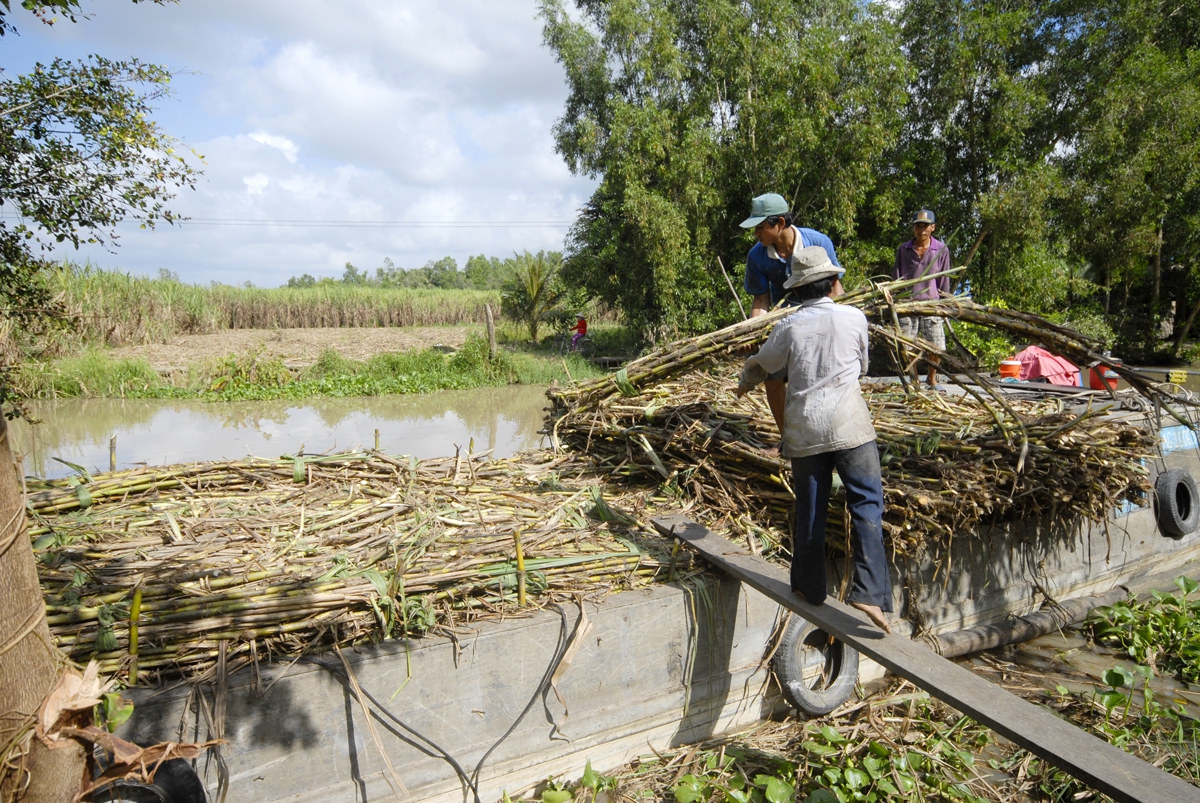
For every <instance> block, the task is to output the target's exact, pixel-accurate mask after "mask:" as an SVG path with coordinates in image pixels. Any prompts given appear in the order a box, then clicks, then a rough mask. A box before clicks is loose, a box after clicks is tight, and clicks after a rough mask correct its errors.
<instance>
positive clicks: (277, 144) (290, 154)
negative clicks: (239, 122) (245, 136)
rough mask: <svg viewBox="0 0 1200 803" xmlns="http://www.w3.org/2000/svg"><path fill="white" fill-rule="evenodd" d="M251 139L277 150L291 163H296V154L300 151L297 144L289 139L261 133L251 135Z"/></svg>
mask: <svg viewBox="0 0 1200 803" xmlns="http://www.w3.org/2000/svg"><path fill="white" fill-rule="evenodd" d="M250 139H252V140H254V141H255V142H259V143H262V144H263V145H266V146H267V147H268V148H275V149H276V150H277V151H279V152H280V153H282V154H283V156H284V158H285V159H287V160H288V161H289V162H291V163H292V164H295V163H296V154H297V153H298V152H299V151H300V149H299V148H297V147H296V144H295V143H294V142H292V141H291V140H290V139H288V138H287V137H277V136H275V135H274V134H267V133H265V132H262V131H259V132H257V133H254V134H251V135H250Z"/></svg>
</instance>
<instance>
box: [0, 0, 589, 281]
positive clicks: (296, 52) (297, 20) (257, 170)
mask: <svg viewBox="0 0 1200 803" xmlns="http://www.w3.org/2000/svg"><path fill="white" fill-rule="evenodd" d="M13 6H14V12H13V14H12V16H11V19H12V21H13V22H14V23H15V24H16V26H17V29H18V31H19V33H20V35H19V36H14V35H9V36H5V37H4V38H3V40H0V49H2V52H3V54H4V60H3V61H2V62H0V64H2V66H3V68H4V70H5V71H6V72H7V73H8V74H10V75H12V74H16V73H20V72H24V71H26V70H27V69H28V68H29V67H30V66H31V65H32V64H34V63H35V62H37V61H43V62H46V61H49V60H50V59H52V58H53V57H55V56H65V57H72V58H79V57H83V56H85V55H87V54H90V53H95V54H98V55H102V56H105V57H108V58H116V59H119V58H129V57H136V58H139V59H141V60H143V61H150V62H155V63H159V64H162V65H164V66H167V67H170V68H172V69H175V70H177V71H179V72H180V74H179V75H178V76H177V77H176V79H175V80H174V81H173V85H174V88H175V95H174V97H172V98H168V99H166V100H165V101H163V102H162V103H161V104H160V106H159V111H158V113H157V115H156V119H157V120H158V121H159V122H160V123H161V124H162V125H163V127H164V128H165V129H166V131H167V132H168V133H170V134H172V135H174V136H176V137H177V138H179V139H180V140H182V141H183V142H184V144H185V145H187V146H189V147H190V148H192V149H193V150H194V151H195V152H196V153H198V154H201V155H203V157H204V162H203V164H199V162H198V160H197V166H199V167H200V168H201V169H202V170H203V171H204V176H203V177H202V178H201V179H200V181H199V183H198V185H197V187H196V190H195V191H194V192H193V191H189V190H185V191H183V192H181V193H180V195H179V196H178V197H177V198H176V200H175V201H174V202H173V203H172V205H171V206H172V209H173V210H174V211H177V212H179V213H181V214H183V215H186V216H189V217H191V218H194V219H195V222H192V223H185V224H183V225H182V226H180V227H169V226H162V227H159V228H158V229H157V230H155V231H143V230H140V229H138V228H137V227H136V226H132V225H131V226H128V227H122V228H121V229H120V230H119V231H118V233H119V234H120V240H119V242H120V246H119V247H118V248H117V249H116V253H111V254H110V253H107V252H105V251H104V250H101V249H97V248H89V249H84V250H80V251H78V252H76V251H74V250H71V251H68V252H64V253H62V254H61V255H62V256H64V257H66V258H70V259H76V260H79V261H83V260H88V261H91V262H92V263H93V264H96V265H99V266H102V267H106V268H119V269H121V270H126V271H129V272H131V273H140V274H154V273H156V272H157V271H158V270H159V269H160V268H165V269H167V270H171V271H174V272H176V273H178V274H179V276H180V278H182V279H183V280H184V281H189V282H198V283H207V282H209V281H219V282H226V283H231V284H241V283H243V282H245V281H251V282H253V283H254V284H256V285H258V286H262V287H270V286H274V285H279V284H283V283H284V282H286V281H287V279H288V277H290V276H295V275H299V274H301V273H310V274H312V275H314V276H340V275H341V272H342V268H343V265H344V264H345V263H346V262H347V261H349V262H352V263H354V264H355V265H356V266H358V267H360V268H367V269H373V268H375V267H378V266H380V265H381V264H383V260H384V258H385V257H386V258H390V259H391V260H392V261H393V262H394V263H395V264H397V265H399V266H402V267H406V268H412V267H419V266H420V265H423V264H425V262H427V261H428V260H431V259H438V258H440V257H443V256H446V255H450V256H453V257H454V258H455V259H457V260H458V262H459V265H460V266H462V265H463V264H464V263H465V261H466V257H467V256H468V255H469V254H478V253H485V254H491V255H496V256H507V255H509V254H511V253H512V252H513V251H514V250H522V249H526V248H527V249H530V250H534V251H536V250H538V249H542V248H550V249H558V248H561V246H562V240H563V236H564V234H565V233H566V226H565V225H564V222H569V221H571V220H573V219H574V217H575V214H576V210H578V208H579V207H580V206H581V205H582V204H583V202H584V201H585V200H586V199H587V197H588V196H589V195H590V194H591V191H592V188H593V183H592V182H591V181H589V180H588V179H584V178H577V177H574V176H571V174H570V173H569V171H568V170H567V169H566V167H565V165H564V164H563V162H562V160H561V159H560V158H559V157H558V155H557V154H555V153H554V148H553V140H552V137H551V133H550V128H551V126H552V125H553V123H554V120H555V118H556V117H557V116H558V115H559V114H560V113H561V111H562V106H563V101H564V99H565V97H566V86H565V83H564V78H563V74H562V69H561V67H559V65H558V64H557V63H556V62H555V61H554V59H553V56H552V55H551V53H550V52H549V51H548V50H547V49H546V48H545V47H543V46H542V44H541V25H540V22H539V21H538V20H537V19H536V8H535V6H534V3H533V2H532V0H518V1H516V2H494V0H493V2H487V1H486V0H457V2H453V3H446V2H437V1H436V0H403V2H396V1H395V0H392V2H387V1H386V0H359V2H356V3H353V4H349V3H347V4H336V5H335V4H332V3H327V2H316V1H315V0H290V2H283V0H251V2H245V0H242V1H241V2H235V0H182V1H181V2H180V3H179V4H177V5H173V4H168V5H162V6H159V5H154V4H151V3H141V4H137V5H135V4H133V3H131V2H128V0H107V1H106V2H87V0H84V5H83V10H84V13H85V14H87V15H89V18H87V19H80V20H79V21H78V22H76V23H74V24H72V23H70V22H67V21H65V20H60V21H59V22H57V23H56V24H54V25H53V26H46V25H43V24H41V23H39V22H38V21H37V20H36V19H35V18H34V17H33V16H32V15H30V14H28V13H26V12H24V11H21V10H20V9H19V4H17V3H14V4H13ZM214 219H217V220H224V221H281V220H289V221H315V222H321V223H326V224H327V223H329V222H332V221H361V222H381V221H382V222H403V223H421V224H427V223H430V222H450V223H453V224H457V225H455V226H454V227H445V226H428V225H421V226H408V227H361V226H360V227H345V226H341V225H298V226H259V225H228V224H217V225H214V224H210V223H204V222H201V221H203V220H214ZM514 221H520V222H524V223H527V224H553V225H545V226H543V225H537V226H529V225H526V226H483V225H475V224H479V223H494V222H503V223H508V222H514ZM464 224H465V225H464Z"/></svg>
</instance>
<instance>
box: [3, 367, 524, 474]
mask: <svg viewBox="0 0 1200 803" xmlns="http://www.w3.org/2000/svg"><path fill="white" fill-rule="evenodd" d="M545 391H546V389H545V388H544V387H539V386H532V385H513V386H508V387H499V388H481V389H478V390H447V391H440V392H438V393H423V394H409V395H400V396H372V397H356V398H343V399H329V398H320V399H306V400H304V401H265V402H195V401H162V400H145V399H65V400H61V401H56V402H41V403H37V404H34V405H32V408H31V412H32V413H33V415H34V416H36V417H37V418H38V419H40V421H41V423H39V424H37V425H36V426H32V427H31V426H29V425H28V424H26V423H25V422H21V421H17V422H14V425H13V429H14V431H13V433H12V434H13V436H14V437H13V440H12V445H13V450H14V451H16V452H20V453H22V454H23V455H24V458H25V473H26V474H28V475H31V476H38V477H49V478H53V477H62V476H65V475H67V474H69V473H71V471H72V469H70V468H69V467H67V466H66V465H64V464H63V463H60V462H58V461H56V460H55V459H54V458H59V459H61V460H66V461H70V462H72V463H76V464H78V465H81V466H83V467H85V468H87V469H88V470H90V471H94V470H101V471H103V470H107V469H108V464H109V454H108V452H109V439H110V438H112V437H113V436H114V435H115V436H116V439H117V441H116V464H117V468H118V469H121V468H131V467H133V466H136V465H139V464H149V465H167V464H171V463H183V462H190V461H198V460H222V459H240V458H243V457H246V456H247V455H254V456H255V457H278V456H279V455H281V454H292V453H295V452H296V451H298V450H299V449H301V448H303V449H304V451H305V452H310V453H311V452H324V451H348V450H353V449H359V448H367V449H369V448H372V447H373V446H374V444H375V430H379V446H380V448H381V449H382V450H383V451H385V452H387V453H388V454H408V455H413V456H414V457H417V458H420V459H425V458H429V457H441V456H447V455H453V454H454V449H455V446H459V447H462V449H463V450H464V451H465V450H466V449H467V447H468V446H469V445H470V443H471V441H472V440H473V441H474V449H475V451H476V452H482V451H484V450H485V449H493V450H494V451H493V453H492V454H493V455H494V456H496V457H507V456H509V455H511V454H513V453H514V452H518V451H521V450H525V449H535V448H537V447H538V445H539V444H540V442H541V438H542V436H541V435H540V433H539V430H540V429H541V428H542V417H543V415H544V411H543V408H545V406H546V404H547V401H546V396H545Z"/></svg>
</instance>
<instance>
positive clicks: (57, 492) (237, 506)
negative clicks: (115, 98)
mask: <svg viewBox="0 0 1200 803" xmlns="http://www.w3.org/2000/svg"><path fill="white" fill-rule="evenodd" d="M564 481H569V482H570V483H571V484H570V485H569V486H568V485H564ZM36 486H37V487H35V488H33V489H32V490H33V493H32V494H31V495H30V497H29V500H30V508H31V522H30V535H31V537H32V538H33V539H34V546H35V550H36V551H37V552H38V555H39V564H40V573H41V579H42V585H43V589H44V591H45V595H46V603H47V614H48V617H49V622H50V626H51V631H52V633H53V634H54V637H55V639H56V640H57V642H58V644H59V645H60V646H61V647H62V648H63V649H64V650H66V651H67V652H68V653H69V654H70V655H71V656H72V657H73V658H75V659H76V660H81V661H82V660H86V659H88V658H89V657H92V656H95V657H96V658H97V659H98V660H99V661H100V664H101V671H103V672H106V673H112V674H124V673H129V674H130V675H131V676H132V677H133V679H135V680H136V674H137V672H138V670H139V669H140V670H141V671H142V672H146V671H151V672H154V673H163V672H166V673H171V674H174V673H179V672H184V673H187V674H195V673H198V672H203V671H205V670H207V669H208V668H209V667H211V666H212V664H213V661H214V659H215V657H216V656H217V654H218V651H219V650H220V649H221V647H222V645H221V642H226V645H225V646H226V648H227V650H228V656H229V657H236V656H240V659H239V660H245V661H248V660H258V659H259V658H262V659H267V658H279V657H283V656H287V655H292V654H296V653H298V652H300V651H302V650H303V649H305V648H306V646H311V645H312V644H313V643H315V642H318V641H319V642H321V643H322V644H325V645H329V644H346V643H354V642H359V641H362V640H364V639H379V638H383V637H387V636H400V635H404V634H410V635H419V634H421V633H424V632H426V631H428V630H431V629H435V628H439V627H441V628H450V627H454V626H457V625H461V624H463V623H465V622H469V621H472V620H473V619H476V618H479V617H481V616H489V615H500V614H511V613H513V612H519V611H520V610H521V608H522V606H529V607H537V606H541V605H544V604H547V603H548V602H550V601H554V600H561V599H562V598H563V597H564V596H565V595H567V594H570V595H576V594H581V593H582V594H601V593H606V592H608V591H610V590H614V589H620V588H625V587H629V586H630V585H633V584H637V583H642V582H647V581H649V580H650V579H652V578H653V577H654V575H655V574H656V573H658V572H659V570H660V567H661V564H660V560H659V558H658V557H656V555H657V551H658V550H659V549H660V548H661V543H660V542H659V541H658V540H657V539H650V538H645V537H643V535H642V533H643V532H644V528H643V527H641V526H639V525H638V520H639V519H640V520H642V521H645V520H646V518H647V517H648V516H649V515H652V514H653V510H654V509H655V506H656V505H659V504H664V503H666V502H667V501H669V500H667V499H666V498H661V497H659V498H656V497H654V496H653V495H649V494H646V493H645V492H626V493H624V495H622V496H620V497H611V496H610V498H609V499H605V498H604V495H603V493H602V490H601V489H600V488H599V487H598V486H597V485H596V484H595V480H594V478H592V477H591V474H590V468H589V466H588V465H587V464H586V463H585V462H581V461H578V460H576V459H574V458H570V457H561V456H558V457H555V456H553V455H550V454H540V455H526V456H523V457H521V458H518V459H511V460H498V461H491V460H488V459H486V458H484V457H481V456H477V455H460V457H458V458H446V459H442V460H426V461H417V460H415V459H408V458H402V459H396V458H392V457H388V456H386V455H382V454H378V453H357V454H345V455H333V456H318V457H295V458H291V457H289V458H287V459H282V460H258V459H248V460H243V461H237V462H225V463H206V464H196V465H191V466H181V467H167V468H163V469H138V470H135V471H124V472H116V473H113V474H110V475H98V476H96V477H86V476H85V477H76V478H72V479H70V480H58V481H55V482H50V483H37V484H36ZM118 490H120V492H118Z"/></svg>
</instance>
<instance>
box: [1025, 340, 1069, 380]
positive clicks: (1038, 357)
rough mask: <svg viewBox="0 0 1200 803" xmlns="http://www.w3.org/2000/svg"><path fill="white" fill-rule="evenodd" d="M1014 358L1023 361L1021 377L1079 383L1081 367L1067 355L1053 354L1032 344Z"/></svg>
mask: <svg viewBox="0 0 1200 803" xmlns="http://www.w3.org/2000/svg"><path fill="white" fill-rule="evenodd" d="M1014 359H1015V360H1016V361H1017V362H1019V363H1021V377H1020V378H1021V379H1022V380H1023V381H1032V380H1035V379H1045V380H1046V381H1047V382H1049V383H1050V384H1052V385H1078V384H1079V368H1078V367H1076V366H1075V364H1074V363H1073V362H1071V361H1070V360H1068V359H1066V358H1065V357H1059V356H1058V355H1057V354H1051V353H1050V352H1048V351H1046V350H1045V349H1044V348H1042V347H1041V346H1030V347H1029V348H1027V349H1025V350H1024V351H1022V352H1021V353H1020V354H1018V355H1017V356H1016V357H1014Z"/></svg>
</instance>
